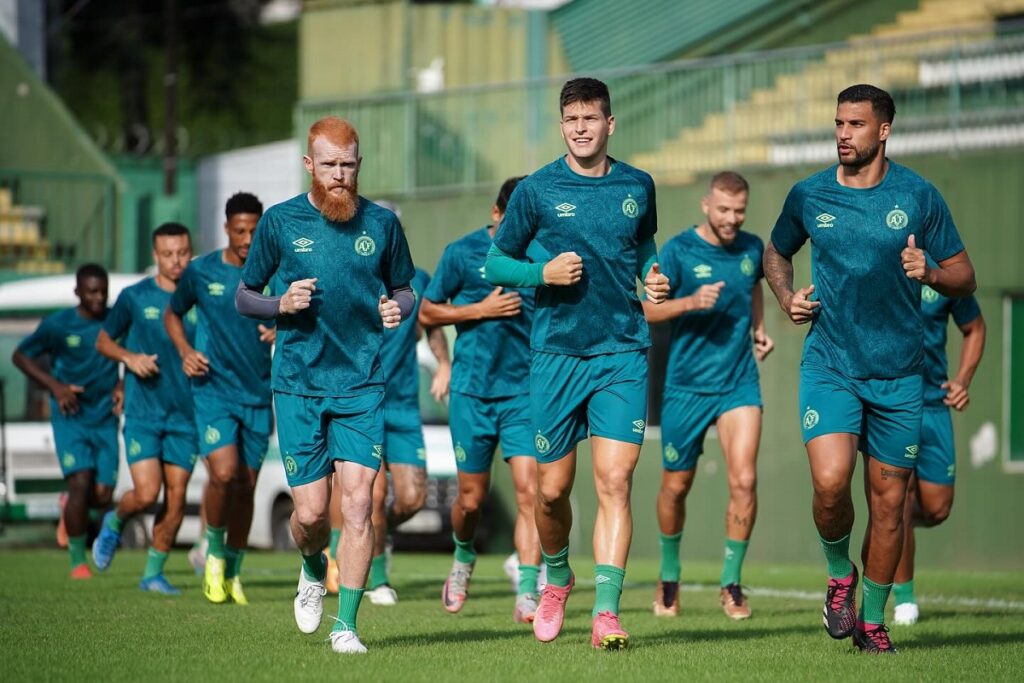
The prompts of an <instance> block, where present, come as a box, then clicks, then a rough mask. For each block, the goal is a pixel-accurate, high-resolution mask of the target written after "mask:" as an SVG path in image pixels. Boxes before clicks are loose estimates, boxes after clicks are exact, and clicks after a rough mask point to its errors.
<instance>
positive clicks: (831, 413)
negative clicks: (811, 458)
mask: <svg viewBox="0 0 1024 683" xmlns="http://www.w3.org/2000/svg"><path fill="white" fill-rule="evenodd" d="M923 410H924V409H923V401H922V380H921V375H909V376H907V377H898V378H896V379H851V378H849V377H846V376H844V375H842V374H840V373H839V372H837V371H835V370H833V369H831V368H827V367H825V366H822V365H809V364H806V365H802V366H800V425H801V428H802V430H803V438H804V444H806V443H807V442H808V441H810V440H811V439H814V438H815V437H818V436H822V435H824V434H840V433H844V434H857V435H858V436H859V437H860V441H859V444H858V447H859V448H860V451H861V452H862V453H866V454H868V455H870V456H871V457H873V458H875V459H876V460H880V461H882V462H884V463H886V464H888V465H893V466H894V467H907V468H912V467H914V465H915V464H916V463H917V456H918V451H919V449H920V444H921V415H922V413H923Z"/></svg>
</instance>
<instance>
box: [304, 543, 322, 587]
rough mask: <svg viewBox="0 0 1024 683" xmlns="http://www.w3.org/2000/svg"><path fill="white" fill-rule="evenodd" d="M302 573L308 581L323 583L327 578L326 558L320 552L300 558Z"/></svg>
mask: <svg viewBox="0 0 1024 683" xmlns="http://www.w3.org/2000/svg"><path fill="white" fill-rule="evenodd" d="M302 571H304V572H306V578H307V579H309V580H310V581H323V580H324V579H326V578H327V558H326V557H325V556H324V553H323V551H322V550H318V551H316V552H315V553H313V554H312V555H303V556H302Z"/></svg>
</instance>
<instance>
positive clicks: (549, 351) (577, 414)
mask: <svg viewBox="0 0 1024 683" xmlns="http://www.w3.org/2000/svg"><path fill="white" fill-rule="evenodd" d="M559 110H560V112H561V123H560V127H561V133H562V137H563V139H564V140H565V144H566V147H567V148H568V154H567V155H565V156H564V157H561V158H559V159H557V160H556V161H554V162H552V163H550V164H548V165H547V166H544V167H543V168H541V169H540V170H538V171H536V172H535V173H533V174H532V175H530V176H528V177H527V178H526V179H525V180H523V181H522V182H521V183H519V186H518V187H517V188H516V190H515V192H513V193H512V197H511V199H510V200H509V204H508V210H507V212H506V213H505V219H504V220H503V221H502V223H501V227H500V228H499V230H498V232H497V234H496V235H495V238H494V244H493V245H492V247H491V250H490V251H489V252H488V256H487V264H486V275H487V279H488V280H489V281H490V282H491V283H492V284H495V285H502V286H515V287H537V288H538V289H537V297H536V305H537V309H536V315H535V320H534V324H533V327H532V331H531V342H530V346H531V350H532V352H533V356H532V360H531V363H530V403H531V409H530V414H531V423H532V425H533V431H534V450H535V452H536V454H537V463H538V464H537V473H538V480H537V504H536V508H535V515H536V520H537V531H538V534H539V536H540V545H541V551H542V557H543V559H544V563H545V564H546V565H547V569H548V584H547V585H546V586H545V587H544V590H543V591H542V593H541V598H540V603H539V605H538V607H537V614H536V617H535V619H534V621H533V632H534V635H536V637H537V639H538V640H540V641H542V642H547V641H551V640H554V639H555V638H556V637H557V636H558V634H559V632H560V631H561V629H562V621H563V619H564V616H565V601H566V599H567V598H568V597H569V592H570V591H571V590H572V586H573V583H574V577H573V573H572V570H571V569H570V568H569V530H570V528H571V527H572V508H571V507H570V502H569V496H570V493H571V492H572V485H573V481H574V479H575V476H576V446H577V444H578V443H579V442H580V441H582V440H583V439H586V438H587V434H588V431H589V433H590V435H591V437H592V439H591V446H592V452H593V455H592V463H593V475H594V484H595V488H596V490H597V500H598V509H597V519H596V521H595V525H594V559H595V561H596V563H597V566H596V567H595V582H596V584H597V599H596V602H595V603H594V609H593V612H592V614H593V618H594V622H593V630H592V634H591V644H592V645H593V646H594V647H597V648H604V649H618V648H622V647H625V646H626V644H627V641H628V635H627V633H626V631H625V630H624V629H623V628H622V625H621V624H620V622H619V598H620V596H621V593H622V581H623V577H624V576H625V573H626V571H625V568H626V557H627V556H628V554H629V544H630V541H631V540H632V535H633V516H632V512H631V510H630V502H629V498H630V490H631V488H632V476H633V470H634V468H635V467H636V463H637V459H638V458H639V456H640V446H641V444H642V443H643V438H644V428H645V427H646V424H647V423H646V418H647V348H648V347H649V346H650V343H651V342H650V331H649V329H648V327H647V321H646V320H644V313H643V307H642V306H641V304H640V299H639V298H638V297H637V293H636V281H637V279H638V278H640V279H642V280H643V281H644V284H645V291H646V293H647V297H648V298H649V299H650V300H651V302H652V303H657V302H660V301H663V300H664V298H665V294H666V293H667V291H668V286H669V285H668V278H666V277H665V276H664V275H663V274H661V273H660V272H659V270H658V266H657V247H656V246H655V243H654V233H655V232H656V231H657V227H658V226H657V210H656V208H655V191H654V181H653V180H652V179H651V177H650V176H649V175H648V174H646V173H644V172H643V171H640V170H638V169H635V168H633V167H632V166H629V165H628V164H626V163H623V162H621V161H617V160H615V159H613V158H611V157H609V156H608V138H609V136H611V135H612V134H613V133H614V132H615V118H614V117H613V116H612V112H611V97H610V95H609V94H608V87H607V86H606V85H605V84H604V83H602V82H601V81H598V80H596V79H592V78H578V79H573V80H571V81H568V82H567V83H566V84H565V85H564V86H563V87H562V92H561V95H560V98H559ZM534 240H536V241H537V243H538V244H539V245H540V246H541V247H543V248H544V249H545V250H546V251H547V252H548V253H549V254H556V256H554V257H553V258H551V259H550V260H548V261H542V262H537V263H525V262H523V261H521V260H520V259H523V258H524V257H525V256H526V249H527V246H528V245H529V244H530V242H532V241H534ZM598 321H600V322H598Z"/></svg>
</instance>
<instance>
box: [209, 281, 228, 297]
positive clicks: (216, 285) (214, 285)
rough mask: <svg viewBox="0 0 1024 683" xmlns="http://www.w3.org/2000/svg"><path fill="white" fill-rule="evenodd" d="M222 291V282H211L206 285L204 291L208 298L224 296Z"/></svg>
mask: <svg viewBox="0 0 1024 683" xmlns="http://www.w3.org/2000/svg"><path fill="white" fill-rule="evenodd" d="M224 289H225V288H224V284H223V283H222V282H211V283H210V284H208V285H206V291H208V292H209V293H210V296H224Z"/></svg>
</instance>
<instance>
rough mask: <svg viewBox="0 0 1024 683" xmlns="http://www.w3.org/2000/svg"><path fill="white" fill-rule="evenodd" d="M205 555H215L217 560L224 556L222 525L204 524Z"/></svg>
mask: <svg viewBox="0 0 1024 683" xmlns="http://www.w3.org/2000/svg"><path fill="white" fill-rule="evenodd" d="M206 543H207V545H206V555H207V557H216V558H217V559H218V560H223V559H225V558H224V527H222V526H219V527H218V526H210V525H209V524H207V525H206Z"/></svg>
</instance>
